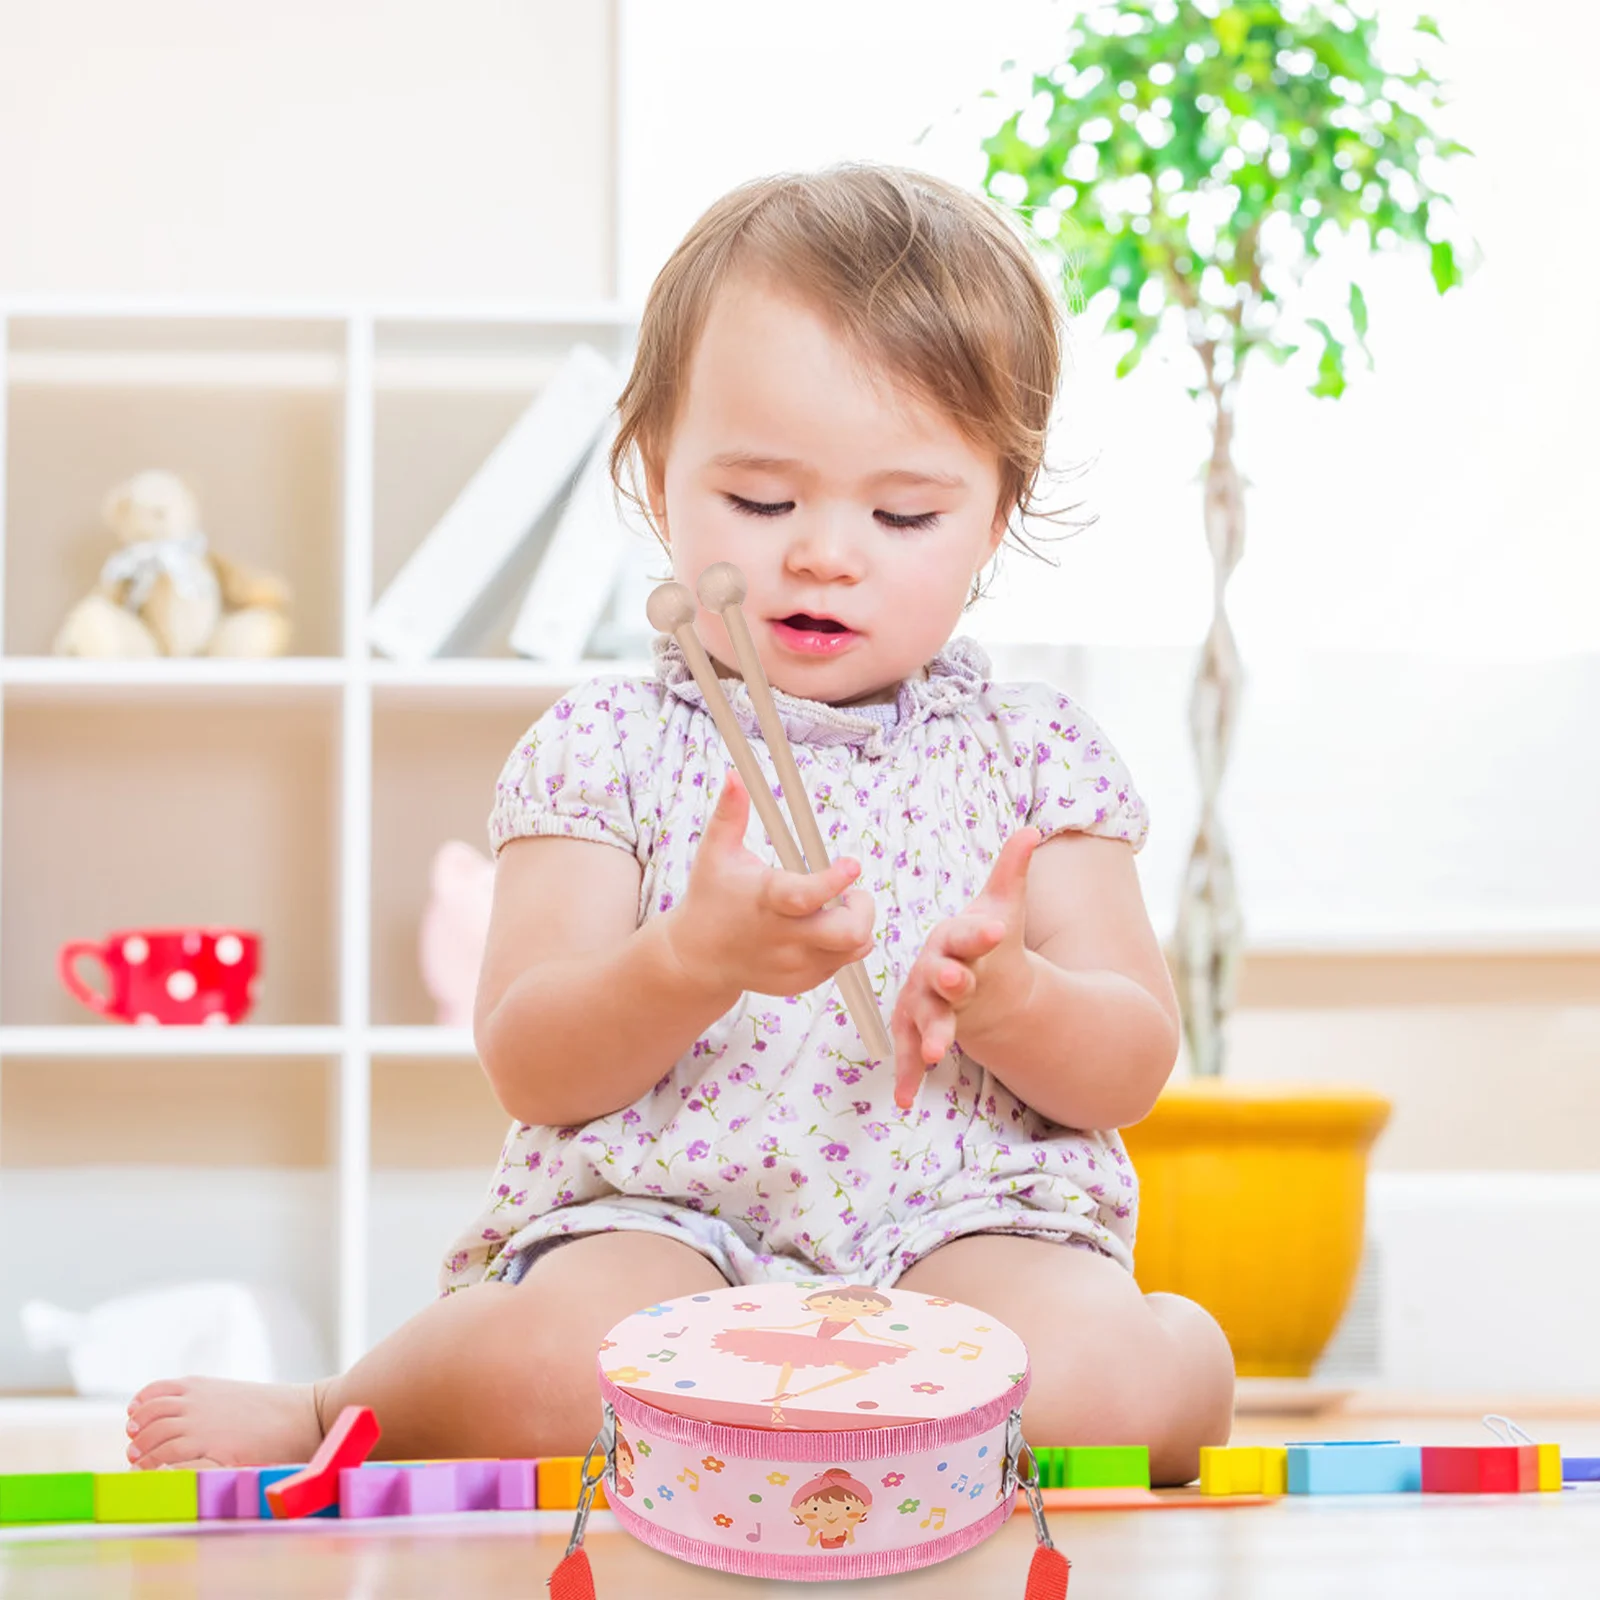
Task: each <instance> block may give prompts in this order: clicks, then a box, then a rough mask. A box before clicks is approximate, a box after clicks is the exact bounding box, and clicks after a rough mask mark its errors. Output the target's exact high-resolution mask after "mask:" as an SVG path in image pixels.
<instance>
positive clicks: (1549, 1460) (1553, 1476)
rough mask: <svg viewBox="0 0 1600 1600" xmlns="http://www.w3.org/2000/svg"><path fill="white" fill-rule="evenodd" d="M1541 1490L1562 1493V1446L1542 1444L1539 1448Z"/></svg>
mask: <svg viewBox="0 0 1600 1600" xmlns="http://www.w3.org/2000/svg"><path fill="white" fill-rule="evenodd" d="M1539 1489H1540V1492H1541V1493H1543V1492H1545V1491H1549V1490H1554V1491H1555V1492H1556V1493H1557V1494H1560V1493H1561V1446H1560V1445H1558V1444H1542V1445H1540V1446H1539Z"/></svg>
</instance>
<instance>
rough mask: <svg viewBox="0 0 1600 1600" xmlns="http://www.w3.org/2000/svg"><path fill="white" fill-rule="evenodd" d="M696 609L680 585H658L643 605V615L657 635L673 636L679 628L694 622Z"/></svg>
mask: <svg viewBox="0 0 1600 1600" xmlns="http://www.w3.org/2000/svg"><path fill="white" fill-rule="evenodd" d="M698 609H699V608H698V607H697V606H696V605H695V603H694V596H693V595H692V594H690V593H689V590H688V588H687V587H686V586H685V585H684V584H681V583H662V584H658V585H657V586H656V587H655V588H654V589H652V590H651V591H650V598H649V599H648V600H646V601H645V603H644V614H645V616H646V617H648V618H649V619H650V626H651V627H652V628H654V629H655V630H656V631H657V632H658V633H668V634H672V635H674V636H676V634H677V632H678V629H679V628H683V627H687V626H688V625H689V624H691V623H692V622H693V621H694V619H695V615H696V613H697V611H698Z"/></svg>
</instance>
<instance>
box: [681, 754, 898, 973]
mask: <svg viewBox="0 0 1600 1600" xmlns="http://www.w3.org/2000/svg"><path fill="white" fill-rule="evenodd" d="M749 817H750V792H749V790H747V789H746V788H745V786H744V783H743V782H742V780H741V779H740V777H739V774H738V772H737V771H735V770H732V769H730V770H729V772H728V777H727V781H726V783H724V785H723V788H722V793H721V794H720V795H718V796H717V804H716V808H715V809H714V810H713V811H712V813H711V816H710V818H709V820H708V821H707V823H706V830H705V832H704V833H703V834H702V835H701V836H700V843H699V845H698V847H697V848H696V850H695V858H694V865H693V866H692V867H691V868H690V869H689V886H688V888H687V889H686V890H685V892H684V897H683V900H682V902H681V904H679V905H678V906H677V907H675V908H674V910H673V911H671V912H669V913H668V916H669V917H670V918H671V919H672V921H671V924H670V937H669V943H670V945H671V947H672V948H673V950H674V951H675V953H676V954H677V957H678V960H679V962H680V963H681V964H682V965H683V966H684V967H685V968H687V970H688V971H689V973H690V974H691V975H692V976H693V977H694V979H695V980H696V981H697V982H703V983H709V984H711V985H712V986H713V987H717V988H726V989H733V990H738V991H739V992H741V993H743V992H745V991H747V990H748V991H749V992H750V993H752V994H777V995H796V994H804V993H805V992H806V991H807V990H808V989H815V988H816V987H817V985H818V984H822V983H826V982H827V981H828V980H829V979H830V978H831V977H832V976H833V975H834V974H835V973H836V972H837V971H838V970H839V969H840V968H841V967H844V966H848V965H849V964H850V963H851V962H852V961H860V960H862V959H863V958H864V957H866V956H867V955H868V954H870V953H871V950H872V918H873V904H872V896H871V895H869V894H868V893H867V892H866V891H865V890H863V889H852V890H850V892H849V893H848V894H846V893H845V890H846V888H847V887H848V885H849V884H850V883H851V882H852V881H853V880H854V879H855V878H856V877H857V876H858V875H859V873H860V871H861V864H860V862H858V861H855V860H853V859H852V858H850V857H848V856H844V857H841V858H840V859H839V860H838V861H835V862H834V863H833V864H832V865H831V866H830V867H829V868H828V870H827V871H826V872H817V873H811V872H787V871H785V870H783V869H782V868H780V867H769V866H768V865H767V864H766V863H765V862H764V861H762V860H761V859H760V857H759V856H756V855H753V854H752V853H751V852H750V851H749V850H747V849H745V845H744V834H745V827H746V824H747V823H748V821H749ZM836 895H842V896H843V897H844V901H843V904H842V905H838V906H834V907H833V908H831V909H829V910H824V909H822V908H823V907H824V906H825V905H826V904H827V902H828V901H829V900H831V899H833V898H834V897H835V896H836Z"/></svg>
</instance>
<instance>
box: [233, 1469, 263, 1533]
mask: <svg viewBox="0 0 1600 1600" xmlns="http://www.w3.org/2000/svg"><path fill="white" fill-rule="evenodd" d="M233 1491H234V1503H233V1514H234V1516H235V1517H237V1518H238V1519H239V1520H240V1521H241V1522H259V1521H260V1520H261V1468H260V1467H241V1468H240V1469H239V1471H238V1472H237V1473H236V1474H235V1475H234V1480H233Z"/></svg>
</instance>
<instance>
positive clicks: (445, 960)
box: [417, 839, 494, 1028]
mask: <svg viewBox="0 0 1600 1600" xmlns="http://www.w3.org/2000/svg"><path fill="white" fill-rule="evenodd" d="M430 884H431V889H432V894H431V896H430V898H429V900H428V907H427V910H426V911H424V912H423V914H422V927H421V931H420V934H419V938H418V948H417V954H418V958H419V960H420V962H421V965H422V982H423V986H424V987H425V988H426V989H427V991H428V993H429V994H430V995H432V996H433V1001H434V1006H435V1017H434V1020H435V1022H437V1024H438V1025H439V1026H440V1027H441V1028H469V1027H471V1026H472V1001H473V996H474V994H475V993H476V991H477V987H478V968H479V966H481V965H482V963H483V947H484V945H485V944H486V943H487V941H488V937H489V902H490V899H491V897H492V896H493V893H494V863H493V862H492V861H491V860H489V858H488V857H487V856H485V855H483V854H482V853H481V852H479V851H477V850H474V849H473V848H472V846H471V845H469V844H463V843H462V842H461V841H460V840H459V839H452V840H451V841H450V842H449V843H448V844H443V845H441V846H440V847H439V849H438V852H437V853H436V854H435V855H434V858H433V868H432V871H431V874H430Z"/></svg>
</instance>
